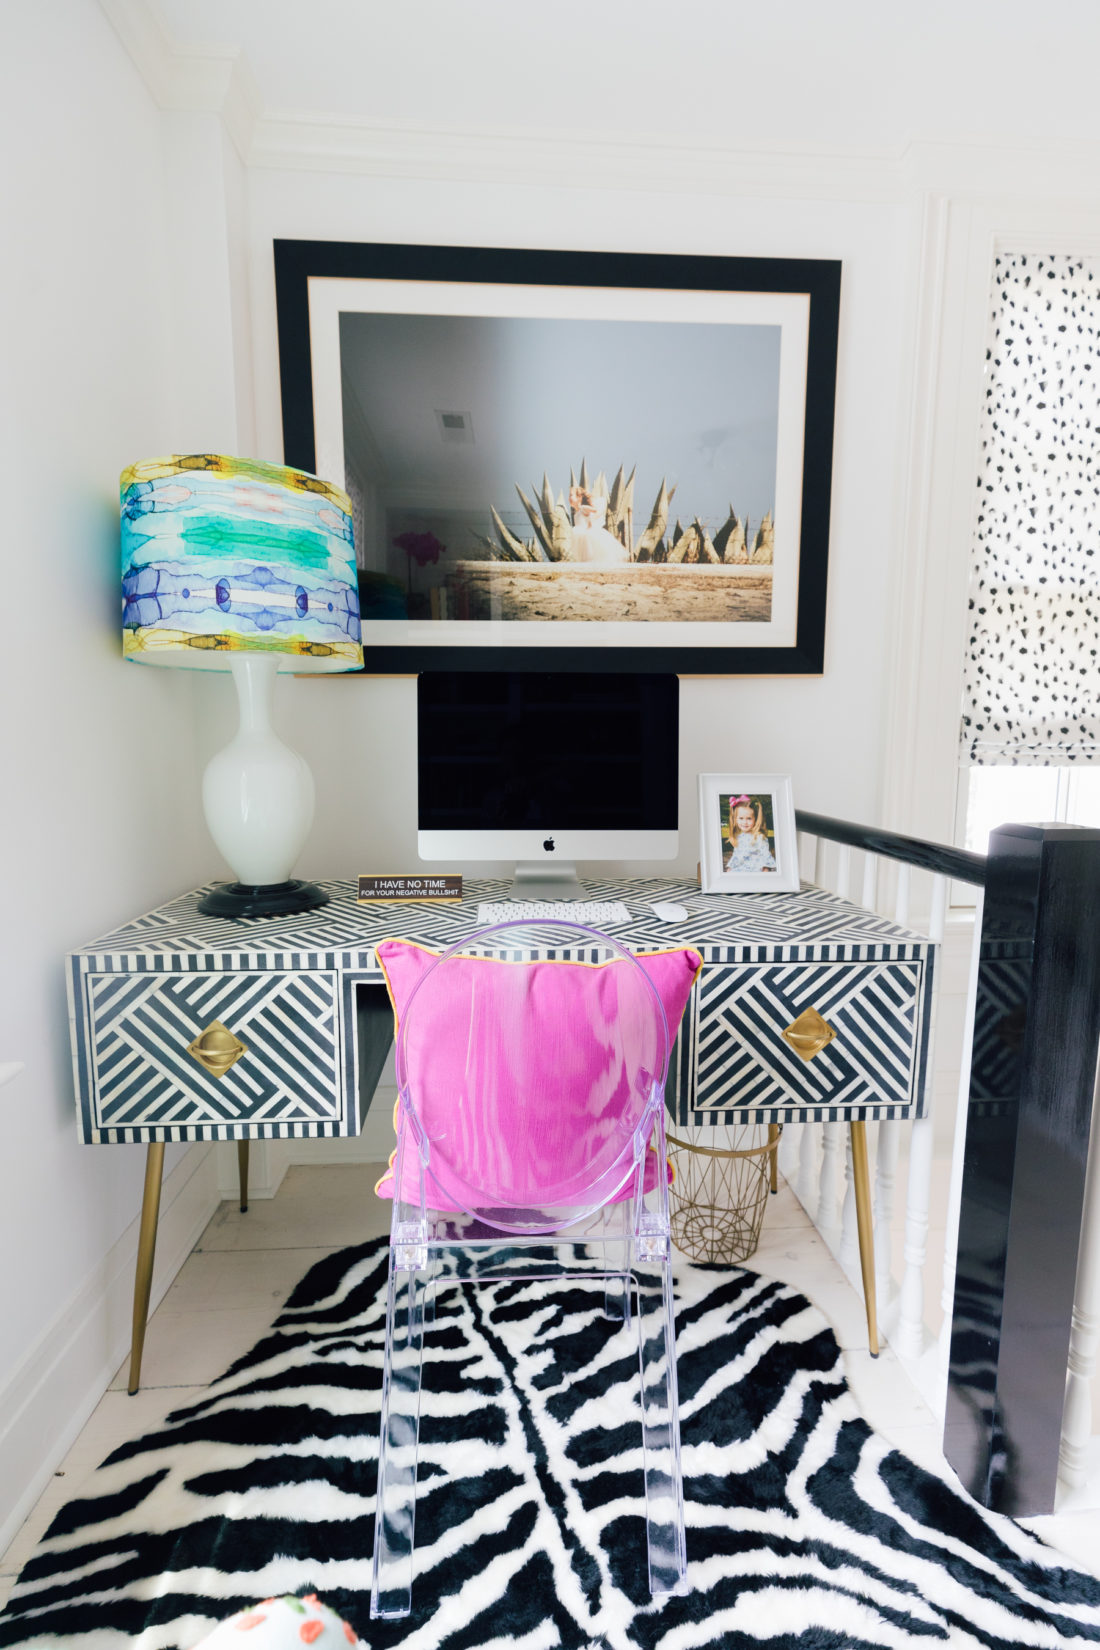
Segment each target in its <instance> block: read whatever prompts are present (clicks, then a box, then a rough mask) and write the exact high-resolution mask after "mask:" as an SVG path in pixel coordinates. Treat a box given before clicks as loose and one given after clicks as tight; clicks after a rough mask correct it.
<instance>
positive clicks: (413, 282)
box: [275, 240, 840, 675]
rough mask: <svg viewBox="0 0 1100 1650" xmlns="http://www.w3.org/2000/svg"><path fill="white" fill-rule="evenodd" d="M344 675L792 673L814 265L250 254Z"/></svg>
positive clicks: (821, 437) (816, 362)
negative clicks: (343, 498) (340, 516)
mask: <svg viewBox="0 0 1100 1650" xmlns="http://www.w3.org/2000/svg"><path fill="white" fill-rule="evenodd" d="M275 287H276V305H277V316H278V332H279V370H280V378H281V396H282V412H283V449H284V451H283V457H284V461H285V462H286V463H287V464H291V465H294V466H296V467H298V468H300V469H303V470H308V471H310V472H311V473H313V474H316V475H320V476H322V477H324V478H325V479H327V480H329V481H335V482H336V483H338V484H339V485H340V486H343V487H344V488H345V489H346V490H347V492H348V493H349V495H350V497H351V500H352V505H353V510H354V515H355V528H356V541H357V552H358V556H359V562H360V570H361V571H360V596H361V606H362V615H363V641H364V645H365V648H366V652H367V665H366V668H367V670H369V671H370V672H371V673H372V674H377V673H379V672H381V673H388V672H395V673H407V672H413V671H419V670H424V669H436V670H454V669H471V670H485V669H487V668H500V669H502V670H504V669H508V670H523V669H531V670H609V671H614V670H635V671H636V670H650V669H651V670H654V671H676V672H678V673H680V674H693V675H731V674H761V673H766V674H817V673H819V672H820V671H821V670H822V669H823V664H824V638H825V596H826V586H827V569H828V552H829V502H830V488H831V477H832V451H833V403H834V393H835V383H836V355H837V326H838V315H839V302H840V264H839V263H837V262H835V261H830V260H814V259H787V258H722V257H711V256H706V257H691V256H682V255H666V254H633V253H619V252H616V253H595V252H553V251H547V252H540V251H531V250H515V251H510V250H505V249H499V248H479V247H427V246H396V245H384V244H378V243H363V242H328V241H283V240H278V241H276V242H275Z"/></svg>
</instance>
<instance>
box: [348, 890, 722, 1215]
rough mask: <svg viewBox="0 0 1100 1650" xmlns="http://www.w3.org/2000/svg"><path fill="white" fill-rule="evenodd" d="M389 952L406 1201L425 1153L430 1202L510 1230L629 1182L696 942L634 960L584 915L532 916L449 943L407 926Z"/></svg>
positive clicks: (591, 1201)
mask: <svg viewBox="0 0 1100 1650" xmlns="http://www.w3.org/2000/svg"><path fill="white" fill-rule="evenodd" d="M566 948H568V950H569V953H570V955H569V957H568V958H564V957H562V955H561V953H562V951H563V949H566ZM532 953H537V954H536V955H532ZM378 956H379V960H380V962H381V964H382V967H383V970H384V972H385V975H386V979H387V983H388V985H389V988H390V994H391V998H392V1000H393V1004H394V1011H395V1014H396V1016H397V1023H398V1036H397V1079H398V1091H399V1104H400V1106H401V1107H402V1108H405V1119H404V1121H405V1123H406V1126H407V1128H408V1129H409V1130H411V1133H412V1136H413V1137H414V1139H415V1141H416V1146H417V1150H416V1151H415V1152H414V1151H413V1150H411V1149H410V1147H411V1144H412V1142H411V1141H408V1140H407V1141H406V1147H405V1153H404V1158H403V1163H402V1168H401V1171H400V1172H401V1186H400V1195H401V1196H402V1198H403V1200H404V1201H405V1202H408V1203H416V1202H419V1201H420V1193H419V1189H418V1188H419V1180H420V1172H421V1164H423V1167H424V1177H425V1181H426V1187H425V1201H426V1204H427V1206H428V1207H430V1208H435V1209H445V1210H463V1211H465V1212H466V1213H467V1214H470V1215H472V1216H474V1217H475V1218H478V1219H481V1220H484V1221H487V1222H488V1223H489V1224H491V1225H494V1226H497V1227H500V1228H502V1229H505V1230H510V1231H522V1230H551V1229H553V1228H554V1227H555V1226H560V1225H561V1224H562V1219H561V1216H562V1212H563V1211H570V1212H571V1213H572V1215H573V1217H574V1218H577V1217H579V1216H580V1215H582V1214H584V1213H585V1212H588V1211H592V1210H595V1209H597V1208H599V1207H601V1206H602V1205H603V1204H606V1203H608V1202H610V1201H612V1200H614V1199H616V1198H619V1197H623V1196H629V1195H630V1192H631V1190H632V1188H633V1184H634V1181H635V1180H636V1178H637V1167H638V1163H639V1160H640V1155H641V1154H642V1153H644V1151H645V1148H646V1145H647V1144H648V1142H649V1139H650V1136H651V1135H652V1133H653V1129H654V1122H655V1118H656V1117H658V1116H659V1115H660V1114H661V1110H662V1108H663V1104H664V1083H665V1076H666V1073H667V1068H668V1051H669V1028H670V1025H671V1027H672V1029H673V1030H674V1029H675V1027H676V1026H677V1025H678V1024H679V1021H680V1018H681V1016H682V1013H683V1009H684V1006H685V1004H686V1002H687V998H688V993H689V992H690V990H691V985H692V982H693V980H694V978H695V975H696V973H697V972H698V969H699V966H700V958H699V956H698V953H697V952H695V951H691V950H688V949H680V950H675V951H668V952H658V953H654V954H651V955H647V956H644V957H642V958H641V959H639V958H637V957H635V956H634V955H633V954H632V953H631V952H629V951H627V950H626V949H625V948H624V947H623V946H621V945H620V944H618V942H617V941H615V940H614V939H612V938H610V936H608V935H606V934H599V933H596V932H595V931H594V930H592V929H588V928H585V927H583V926H582V925H579V924H573V923H560V922H554V923H539V924H535V923H532V922H530V921H527V922H514V923H501V924H496V925H494V926H493V927H491V928H487V929H483V930H481V931H480V932H478V933H476V934H474V935H472V936H471V937H470V938H469V939H468V940H466V941H463V942H461V943H460V944H459V945H456V946H452V947H451V949H450V950H449V951H446V952H444V953H443V955H442V956H439V955H437V954H436V953H434V952H432V951H430V950H428V949H427V948H425V947H421V946H418V945H414V944H410V943H408V942H405V941H400V940H386V941H383V942H382V944H380V945H379V946H378ZM652 1167H653V1169H654V1170H656V1168H657V1164H656V1163H654V1164H653V1166H652ZM662 1168H663V1165H662Z"/></svg>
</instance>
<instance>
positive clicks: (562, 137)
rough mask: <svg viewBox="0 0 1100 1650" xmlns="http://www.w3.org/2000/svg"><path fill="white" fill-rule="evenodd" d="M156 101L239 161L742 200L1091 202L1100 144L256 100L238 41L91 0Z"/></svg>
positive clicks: (125, 4) (140, 4) (141, 9)
mask: <svg viewBox="0 0 1100 1650" xmlns="http://www.w3.org/2000/svg"><path fill="white" fill-rule="evenodd" d="M99 4H100V6H101V8H102V10H103V12H104V14H105V15H106V17H107V18H108V19H109V20H110V22H111V24H112V26H113V27H114V29H115V31H116V33H117V34H118V36H119V38H120V40H121V41H122V43H123V45H124V46H125V47H126V50H127V51H128V52H129V54H130V56H131V58H132V59H133V61H134V63H135V64H136V66H137V68H138V70H139V72H140V73H141V75H142V77H143V79H144V80H145V83H146V85H147V86H148V88H149V90H150V92H151V94H152V96H153V98H154V100H155V101H156V103H157V104H158V106H159V107H160V108H162V109H171V110H186V111H191V112H195V113H200V112H201V113H208V114H216V115H218V116H219V117H220V118H221V120H222V121H223V123H224V125H225V128H226V131H227V133H228V135H229V137H230V139H231V141H232V142H233V144H234V146H235V148H236V150H237V152H238V154H239V156H240V158H241V160H242V162H243V163H244V164H245V165H246V166H250V167H263V168H267V169H272V170H278V171H305V172H328V173H334V172H336V173H347V174H353V175H358V176H362V177H379V178H383V177H384V178H394V179H422V180H425V181H445V182H465V183H494V184H505V185H508V184H512V185H516V186H518V187H524V186H526V187H530V186H532V185H534V186H536V187H539V186H541V187H551V188H552V187H566V188H571V189H596V190H601V189H615V190H620V191H622V190H629V191H636V192H639V193H643V192H644V193H649V194H653V193H656V194H662V193H665V194H668V193H674V194H678V195H684V194H689V195H690V194H698V195H706V196H712V197H713V196H723V195H726V196H735V197H738V198H741V199H754V198H755V199H770V200H792V199H803V200H813V201H842V200H843V201H849V202H866V203H875V202H878V203H902V204H906V203H911V202H913V201H914V200H915V199H919V198H921V197H924V196H927V195H929V194H933V195H935V194H938V195H945V196H949V197H952V198H955V199H970V200H981V201H986V202H994V201H998V200H1003V201H1004V202H1006V203H1009V202H1013V203H1016V204H1017V205H1018V204H1019V202H1020V201H1021V200H1027V201H1029V202H1032V203H1036V204H1038V203H1044V204H1046V205H1048V206H1050V207H1053V208H1054V209H1055V210H1056V211H1059V212H1062V213H1065V212H1070V213H1088V212H1092V211H1100V143H1098V142H1095V141H1089V142H1080V143H1070V142H1065V141H1051V140H1046V139H1039V138H1036V139H1028V138H1021V137H1019V136H1018V135H1016V134H1014V133H1011V132H1006V133H1005V134H1004V135H1003V136H1001V137H991V136H988V135H985V136H981V137H968V138H966V139H963V140H959V141H953V142H946V141H943V140H939V139H923V138H921V139H915V140H913V141H912V142H910V143H907V144H900V145H894V146H890V145H881V146H874V145H866V146H855V147H852V146H850V147H834V148H825V147H824V146H822V145H818V144H815V145H813V146H812V147H809V148H802V149H797V148H792V147H791V146H790V145H784V144H782V143H769V142H768V141H766V140H757V141H754V142H752V143H751V144H734V143H727V142H724V141H721V140H713V139H709V138H708V137H706V136H705V135H703V136H699V137H677V136H675V135H672V134H666V133H662V134H661V135H660V137H655V136H654V135H653V134H652V133H650V132H641V131H639V132H636V133H632V134H630V135H629V136H624V135H623V134H622V133H621V132H617V133H616V134H614V135H613V136H609V135H608V134H607V133H606V132H588V133H585V132H576V131H574V132H569V133H562V132H558V131H541V132H532V131H530V130H529V129H516V128H511V127H503V126H502V127H499V128H498V127H494V128H491V129H485V130H480V131H479V130H471V129H469V128H464V129H459V130H448V129H446V128H443V127H438V128H431V127H425V126H423V125H420V124H414V123H412V122H394V123H391V124H388V125H379V124H371V123H369V122H365V121H354V120H352V121H349V120H341V119H339V118H335V117H333V116H330V115H325V114H317V113H309V112H300V111H288V112H284V113H279V112H277V111H269V110H265V109H264V108H263V107H262V102H261V98H260V95H259V92H258V90H257V87H256V83H255V81H254V79H253V76H252V73H251V70H250V68H249V65H248V61H247V58H246V57H245V55H244V53H243V51H241V50H240V49H238V48H236V47H229V46H206V47H202V48H188V49H186V50H185V49H183V48H182V47H180V46H178V45H176V43H175V42H174V41H173V40H172V39H171V38H170V37H169V35H168V34H167V32H166V31H165V29H164V27H163V25H162V23H161V22H160V19H159V17H158V16H157V14H156V12H155V11H154V10H153V8H152V6H151V5H150V4H149V0H99Z"/></svg>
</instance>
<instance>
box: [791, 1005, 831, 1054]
mask: <svg viewBox="0 0 1100 1650" xmlns="http://www.w3.org/2000/svg"><path fill="white" fill-rule="evenodd" d="M779 1035H780V1036H781V1037H782V1039H783V1041H784V1042H785V1043H786V1044H787V1046H788V1048H793V1049H794V1051H795V1053H796V1054H797V1055H798V1057H799V1058H800V1059H802V1060H812V1059H813V1057H814V1055H815V1054H820V1053H821V1050H822V1049H823V1048H825V1047H827V1045H828V1044H829V1043H831V1042H832V1040H833V1038H834V1037H835V1036H836V1032H835V1031H834V1030H833V1028H832V1026H831V1025H830V1024H829V1023H828V1021H827V1020H823V1019H822V1018H821V1015H820V1014H819V1013H818V1012H817V1009H816V1008H807V1009H805V1010H804V1011H803V1012H802V1013H801V1014H800V1015H799V1016H798V1019H797V1020H792V1021H791V1024H790V1025H789V1026H786V1027H785V1028H784V1030H782V1031H781V1032H780V1033H779Z"/></svg>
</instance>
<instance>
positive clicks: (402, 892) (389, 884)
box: [357, 876, 462, 905]
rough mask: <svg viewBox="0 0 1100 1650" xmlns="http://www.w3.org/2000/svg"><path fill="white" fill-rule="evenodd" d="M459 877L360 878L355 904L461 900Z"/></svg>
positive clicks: (460, 879) (460, 881)
mask: <svg viewBox="0 0 1100 1650" xmlns="http://www.w3.org/2000/svg"><path fill="white" fill-rule="evenodd" d="M461 898H462V878H461V877H449V876H448V877H360V878H359V893H358V895H357V902H358V904H360V905H366V904H369V903H371V902H373V901H375V900H413V899H434V900H442V901H446V900H451V901H456V900H461Z"/></svg>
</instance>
